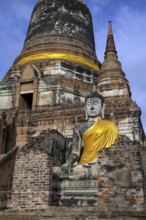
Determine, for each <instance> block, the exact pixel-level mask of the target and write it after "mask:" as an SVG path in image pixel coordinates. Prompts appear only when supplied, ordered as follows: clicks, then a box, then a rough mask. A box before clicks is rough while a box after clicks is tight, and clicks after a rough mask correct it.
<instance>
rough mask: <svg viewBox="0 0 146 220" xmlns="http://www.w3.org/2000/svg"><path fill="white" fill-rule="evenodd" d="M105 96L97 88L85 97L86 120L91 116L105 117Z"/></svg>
mask: <svg viewBox="0 0 146 220" xmlns="http://www.w3.org/2000/svg"><path fill="white" fill-rule="evenodd" d="M104 107H105V105H104V97H103V96H102V95H100V94H99V93H98V92H97V91H96V90H95V89H94V90H93V91H92V92H91V93H90V94H89V95H87V96H86V98H85V112H86V120H88V119H89V118H97V117H101V118H104Z"/></svg>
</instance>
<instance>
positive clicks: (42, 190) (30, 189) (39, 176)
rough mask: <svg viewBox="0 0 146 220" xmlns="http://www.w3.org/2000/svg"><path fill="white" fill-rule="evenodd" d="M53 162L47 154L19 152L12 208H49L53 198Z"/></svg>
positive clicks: (32, 151) (30, 151)
mask: <svg viewBox="0 0 146 220" xmlns="http://www.w3.org/2000/svg"><path fill="white" fill-rule="evenodd" d="M51 167H52V160H51V158H50V156H48V154H47V153H46V152H42V151H39V150H35V151H34V149H32V150H29V151H28V152H25V151H24V150H23V149H22V150H20V151H19V152H18V155H17V158H16V163H15V170H14V178H13V188H12V199H11V204H10V206H11V207H12V208H13V209H14V210H15V209H16V210H21V209H23V210H30V209H31V210H38V209H45V208H47V207H48V205H49V203H50V198H51V169H52V168H51Z"/></svg>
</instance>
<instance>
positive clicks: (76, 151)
mask: <svg viewBox="0 0 146 220" xmlns="http://www.w3.org/2000/svg"><path fill="white" fill-rule="evenodd" d="M80 151H81V137H80V134H79V130H78V128H77V127H75V128H74V132H73V142H72V148H71V153H70V155H69V156H68V157H67V160H66V163H65V164H63V165H62V167H61V170H62V172H64V173H69V172H70V167H71V166H72V165H73V164H74V163H75V162H78V160H79V157H80Z"/></svg>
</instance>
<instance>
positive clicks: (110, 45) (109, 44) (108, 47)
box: [105, 21, 117, 56]
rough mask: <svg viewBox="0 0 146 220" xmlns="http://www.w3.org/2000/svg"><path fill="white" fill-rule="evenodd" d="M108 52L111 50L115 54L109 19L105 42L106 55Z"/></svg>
mask: <svg viewBox="0 0 146 220" xmlns="http://www.w3.org/2000/svg"><path fill="white" fill-rule="evenodd" d="M109 52H113V53H114V54H115V55H116V54H117V51H116V47H115V42H114V37H113V31H112V22H111V21H109V24H108V36H107V42H106V50H105V55H106V56H107V55H108V53H109Z"/></svg>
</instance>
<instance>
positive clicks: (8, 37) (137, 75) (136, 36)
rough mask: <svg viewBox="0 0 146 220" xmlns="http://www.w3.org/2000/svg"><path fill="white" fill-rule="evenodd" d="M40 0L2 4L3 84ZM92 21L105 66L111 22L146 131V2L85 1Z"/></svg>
mask: <svg viewBox="0 0 146 220" xmlns="http://www.w3.org/2000/svg"><path fill="white" fill-rule="evenodd" d="M36 2H37V0H25V1H24V0H5V1H1V3H0V36H1V41H0V42H1V46H0V80H1V79H2V77H3V76H4V75H5V74H6V72H7V71H8V69H9V68H10V67H11V65H12V64H13V61H14V60H15V58H16V57H17V56H18V55H19V54H20V52H21V49H22V47H23V43H24V39H25V35H26V31H27V28H28V24H29V20H30V16H31V12H32V9H33V7H34V5H35V4H36ZM84 2H85V3H86V4H87V5H88V7H89V8H90V11H91V13H92V17H93V24H94V33H95V43H96V53H97V57H98V59H99V60H100V61H101V62H103V59H104V50H105V44H106V38H107V28H108V21H109V20H111V21H112V24H113V32H114V38H115V43H116V48H117V51H118V57H119V61H120V62H121V63H122V67H123V71H124V72H125V74H126V78H127V79H128V81H129V84H130V87H131V92H132V99H133V100H134V101H135V102H136V103H137V104H138V105H139V106H140V108H141V110H142V117H141V118H142V123H143V127H144V129H145V131H146V103H145V102H146V0H90V1H89V0H84Z"/></svg>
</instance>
